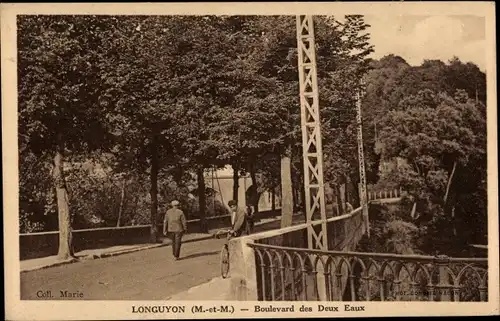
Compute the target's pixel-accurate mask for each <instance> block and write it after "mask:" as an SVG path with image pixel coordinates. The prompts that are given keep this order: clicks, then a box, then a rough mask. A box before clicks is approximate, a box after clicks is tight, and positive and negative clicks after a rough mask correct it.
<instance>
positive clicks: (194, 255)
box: [181, 251, 220, 260]
mask: <svg viewBox="0 0 500 321" xmlns="http://www.w3.org/2000/svg"><path fill="white" fill-rule="evenodd" d="M218 253H220V252H219V251H213V252H202V253H195V254H191V255H188V256H184V257H182V256H181V260H187V259H192V258H195V257H200V256H207V255H214V254H218Z"/></svg>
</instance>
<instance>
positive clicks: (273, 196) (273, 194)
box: [271, 187, 276, 212]
mask: <svg viewBox="0 0 500 321" xmlns="http://www.w3.org/2000/svg"><path fill="white" fill-rule="evenodd" d="M271 210H272V211H273V212H274V211H276V189H275V188H274V187H273V189H272V190H271Z"/></svg>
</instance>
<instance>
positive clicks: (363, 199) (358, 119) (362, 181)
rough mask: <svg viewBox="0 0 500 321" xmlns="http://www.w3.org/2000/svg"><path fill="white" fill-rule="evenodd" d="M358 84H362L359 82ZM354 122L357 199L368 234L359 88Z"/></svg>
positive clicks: (368, 234)
mask: <svg viewBox="0 0 500 321" xmlns="http://www.w3.org/2000/svg"><path fill="white" fill-rule="evenodd" d="M360 85H363V82H361V84H360ZM356 122H357V125H358V136H357V141H358V142H357V143H358V162H359V199H360V204H361V206H362V208H363V221H364V222H365V229H366V234H367V236H368V237H369V236H370V222H369V217H368V201H367V198H368V196H367V195H366V172H365V155H364V149H363V122H362V117H361V88H359V89H358V90H357V92H356Z"/></svg>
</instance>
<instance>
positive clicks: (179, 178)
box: [174, 164, 184, 186]
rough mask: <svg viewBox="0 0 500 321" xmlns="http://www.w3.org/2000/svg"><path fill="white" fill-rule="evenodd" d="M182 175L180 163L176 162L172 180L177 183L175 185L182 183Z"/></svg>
mask: <svg viewBox="0 0 500 321" xmlns="http://www.w3.org/2000/svg"><path fill="white" fill-rule="evenodd" d="M183 175H184V170H183V169H182V165H180V164H178V165H176V167H175V170H174V180H175V182H176V183H177V186H180V185H181V183H182V176H183Z"/></svg>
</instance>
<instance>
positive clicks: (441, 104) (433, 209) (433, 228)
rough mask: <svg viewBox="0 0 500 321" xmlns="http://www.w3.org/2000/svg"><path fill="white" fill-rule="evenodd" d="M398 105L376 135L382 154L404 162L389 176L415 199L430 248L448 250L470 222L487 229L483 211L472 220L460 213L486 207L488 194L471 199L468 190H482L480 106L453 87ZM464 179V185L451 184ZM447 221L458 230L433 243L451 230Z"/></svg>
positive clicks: (483, 130)
mask: <svg viewBox="0 0 500 321" xmlns="http://www.w3.org/2000/svg"><path fill="white" fill-rule="evenodd" d="M398 109H399V110H395V111H391V112H389V113H388V114H387V116H386V117H385V119H384V122H383V128H382V131H381V134H380V139H381V142H382V144H383V154H384V157H387V158H392V157H400V158H403V159H405V160H406V162H407V164H408V166H407V167H403V168H401V169H399V170H398V172H397V173H394V174H393V175H390V176H389V177H387V179H388V180H393V181H396V182H398V183H399V184H400V186H401V187H402V188H403V189H404V190H407V191H408V192H409V194H410V200H411V202H416V204H417V207H416V210H417V212H418V213H419V221H420V223H421V224H422V225H426V226H427V227H428V228H429V235H430V240H429V242H434V245H433V247H436V248H438V249H439V250H440V251H443V252H445V253H450V252H451V251H453V250H454V249H456V248H457V247H456V246H454V245H453V243H452V242H453V239H455V240H456V241H458V239H457V237H459V234H460V233H461V232H465V231H466V230H467V229H470V227H471V225H473V226H474V229H476V228H477V229H479V230H482V231H485V229H484V226H482V225H483V224H485V222H486V213H485V212H483V213H478V212H477V211H474V212H475V213H477V214H478V215H479V216H478V217H477V218H476V219H475V222H474V221H471V220H470V217H469V216H468V214H467V212H466V211H464V209H465V208H466V207H467V206H470V203H471V201H473V202H474V204H476V207H478V208H485V205H484V204H485V202H486V194H483V197H474V198H473V197H471V191H476V192H479V191H481V190H482V189H484V187H482V186H484V182H485V180H484V177H485V176H484V175H485V173H486V158H485V155H486V141H485V137H486V122H485V119H486V118H485V113H484V110H483V109H484V106H481V105H476V104H475V103H474V101H472V100H470V99H469V98H468V96H467V94H466V93H465V92H464V91H457V93H456V95H455V97H454V98H452V97H450V96H448V95H447V94H445V93H441V94H435V93H433V92H432V91H430V90H424V91H420V92H419V93H418V94H417V95H415V96H409V97H407V98H406V99H403V100H402V101H401V102H400V104H399V106H398ZM471 172H474V173H475V174H472V175H475V176H476V178H475V179H474V178H472V176H471ZM463 179H467V180H468V181H467V184H456V183H455V182H458V181H463ZM464 185H465V186H464ZM464 201H465V202H464ZM463 202H464V203H463ZM467 203H469V204H467ZM459 223H460V224H459ZM447 224H451V226H452V227H455V228H457V229H458V230H459V232H460V233H457V235H448V241H444V242H443V240H441V244H437V243H436V239H437V238H441V239H443V231H452V230H453V229H449V228H448V229H447V228H444V226H445V225H447ZM463 224H466V225H463ZM451 234H453V233H451ZM466 234H469V232H466ZM462 238H463V237H462ZM427 246H429V243H428V244H427Z"/></svg>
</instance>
